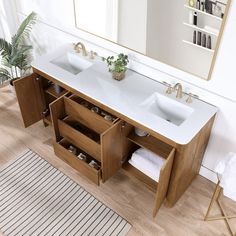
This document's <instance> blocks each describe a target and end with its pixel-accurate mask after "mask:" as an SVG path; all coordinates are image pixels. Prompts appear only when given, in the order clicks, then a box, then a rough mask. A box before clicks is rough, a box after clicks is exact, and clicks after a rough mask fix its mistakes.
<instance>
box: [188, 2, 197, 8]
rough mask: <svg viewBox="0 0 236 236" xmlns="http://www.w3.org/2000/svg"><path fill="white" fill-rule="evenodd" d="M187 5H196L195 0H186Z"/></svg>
mask: <svg viewBox="0 0 236 236" xmlns="http://www.w3.org/2000/svg"><path fill="white" fill-rule="evenodd" d="M188 5H189V6H190V7H195V6H196V1H195V0H189V1H188Z"/></svg>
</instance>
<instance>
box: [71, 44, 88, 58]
mask: <svg viewBox="0 0 236 236" xmlns="http://www.w3.org/2000/svg"><path fill="white" fill-rule="evenodd" d="M74 49H75V50H76V52H78V53H80V49H81V50H82V55H83V56H85V57H86V56H87V55H88V54H87V51H86V48H85V46H84V44H83V43H81V42H78V43H76V44H75V46H74Z"/></svg>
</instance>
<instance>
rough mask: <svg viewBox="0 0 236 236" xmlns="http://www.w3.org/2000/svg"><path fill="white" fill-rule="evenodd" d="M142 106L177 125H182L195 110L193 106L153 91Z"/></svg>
mask: <svg viewBox="0 0 236 236" xmlns="http://www.w3.org/2000/svg"><path fill="white" fill-rule="evenodd" d="M140 106H141V107H143V109H144V110H147V111H148V112H150V113H152V114H154V115H156V116H158V117H160V118H162V119H164V120H166V121H168V122H170V123H172V124H174V125H177V126H180V125H181V124H182V123H183V122H184V121H185V120H186V119H187V118H188V117H189V116H190V115H191V114H192V113H193V112H194V109H193V108H191V107H188V106H187V105H184V104H182V103H180V102H178V101H175V100H173V99H171V98H168V97H166V96H163V95H161V94H159V93H153V94H152V95H151V96H150V97H148V98H147V99H146V100H145V101H144V102H142V103H141V104H140Z"/></svg>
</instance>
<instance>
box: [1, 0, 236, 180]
mask: <svg viewBox="0 0 236 236" xmlns="http://www.w3.org/2000/svg"><path fill="white" fill-rule="evenodd" d="M4 1H7V2H9V0H4ZM12 1H13V0H12ZM15 2H16V4H17V14H18V16H19V17H20V18H21V19H22V17H25V14H28V13H29V12H30V11H32V10H35V11H36V12H37V13H38V14H39V16H40V19H41V20H40V22H39V23H38V25H37V27H36V29H35V30H34V33H33V37H32V40H33V41H34V44H35V48H36V54H42V53H46V52H48V51H50V50H53V49H55V48H57V47H58V46H60V45H61V44H63V43H66V42H74V41H78V40H79V39H78V37H81V38H83V39H86V40H88V41H87V42H86V46H87V48H89V49H93V50H96V51H97V52H98V53H99V54H100V55H104V56H106V55H109V54H110V53H111V51H109V50H105V49H104V48H107V49H110V50H112V51H114V52H116V53H118V52H121V51H123V52H125V53H128V54H129V56H130V58H131V59H133V60H132V61H131V63H130V66H131V67H132V69H134V70H136V71H138V72H139V73H142V74H146V75H147V76H149V77H151V78H153V79H156V80H158V81H163V80H166V81H168V82H172V83H176V82H177V81H178V82H181V83H182V84H183V87H184V88H185V90H186V91H191V92H193V93H196V94H198V95H199V96H200V98H201V99H203V100H206V101H208V102H209V103H212V104H214V105H216V106H217V107H219V112H218V115H217V117H216V120H215V124H214V127H213V130H212V135H211V139H210V143H209V145H208V148H207V152H206V154H205V157H204V161H203V166H206V167H207V168H204V167H203V168H202V169H201V174H202V175H204V176H206V177H207V178H209V179H213V177H214V175H213V174H212V173H211V171H209V170H208V169H210V170H213V169H214V167H215V165H216V163H217V161H218V160H220V159H222V158H224V155H225V154H226V153H227V152H229V151H234V152H236V125H235V122H236V93H235V86H236V83H235V78H234V77H235V74H236V67H235V55H236V43H235V42H236V27H235V22H236V2H235V0H233V1H232V5H231V9H230V13H229V16H228V22H227V24H226V27H225V31H224V34H223V37H222V43H221V46H220V50H219V53H218V57H217V60H216V65H215V69H214V73H213V76H212V79H211V80H210V81H204V80H201V79H199V78H197V77H194V76H192V75H190V74H187V73H184V72H182V71H179V70H176V69H174V68H171V67H169V66H167V65H165V64H162V63H160V62H157V61H154V60H152V59H150V58H147V57H145V56H143V55H140V54H137V53H134V52H132V51H130V50H128V49H125V48H122V47H120V46H118V45H115V44H113V43H111V42H108V41H104V40H102V39H100V38H97V37H94V36H91V35H89V34H86V33H84V32H81V31H78V30H76V29H75V28H74V21H73V4H72V0H71V1H68V0H57V1H56V0H51V1H48V0H40V1H36V0H34V1H32V0H15ZM83 41H85V40H83ZM99 45H100V46H102V47H99ZM103 47H104V48H103ZM155 68H156V69H155ZM157 69H158V70H157ZM163 71H165V73H163ZM134 86H135V85H134Z"/></svg>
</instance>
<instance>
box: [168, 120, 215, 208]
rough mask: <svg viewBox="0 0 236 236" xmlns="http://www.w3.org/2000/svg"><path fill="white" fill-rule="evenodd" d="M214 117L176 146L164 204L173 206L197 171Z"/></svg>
mask: <svg viewBox="0 0 236 236" xmlns="http://www.w3.org/2000/svg"><path fill="white" fill-rule="evenodd" d="M214 118H215V117H212V119H210V120H209V121H208V123H207V124H206V125H205V126H204V127H203V128H202V129H201V130H200V131H199V133H198V134H197V135H196V136H195V137H194V138H193V139H192V141H191V142H190V143H188V144H186V145H178V146H177V147H176V152H175V158H174V163H173V168H172V173H171V180H170V186H169V189H168V194H167V203H166V206H168V207H173V206H174V204H175V203H176V202H177V201H178V200H179V199H180V197H181V196H182V195H183V193H184V192H185V191H186V189H187V188H188V187H189V186H190V184H191V183H192V181H193V179H194V178H195V177H196V176H197V174H198V173H199V169H200V167H201V163H202V159H203V156H204V153H205V150H206V147H207V144H208V141H209V138H210V133H211V129H212V125H213V122H214Z"/></svg>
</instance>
